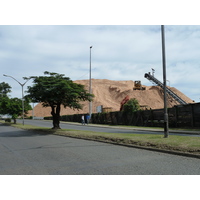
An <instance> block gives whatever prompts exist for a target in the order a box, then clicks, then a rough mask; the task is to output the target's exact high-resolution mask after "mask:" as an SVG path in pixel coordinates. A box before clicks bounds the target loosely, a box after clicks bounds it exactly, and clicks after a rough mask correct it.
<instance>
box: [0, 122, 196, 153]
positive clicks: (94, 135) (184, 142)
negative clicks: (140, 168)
mask: <svg viewBox="0 0 200 200" xmlns="http://www.w3.org/2000/svg"><path fill="white" fill-rule="evenodd" d="M4 124H7V125H12V126H14V127H16V128H20V129H25V130H29V131H36V132H37V133H38V134H55V135H60V136H66V137H73V138H80V139H87V140H94V141H100V142H106V143H112V144H119V145H125V146H133V147H142V148H147V149H159V150H165V151H174V152H179V153H181V152H182V153H189V154H193V155H197V156H200V137H191V136H175V135H170V137H169V138H165V139H163V135H153V134H118V133H99V132H94V131H83V130H82V131H78V130H70V129H57V130H53V129H49V128H44V127H36V126H32V125H24V126H23V125H22V124H11V123H4Z"/></svg>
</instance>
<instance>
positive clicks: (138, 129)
mask: <svg viewBox="0 0 200 200" xmlns="http://www.w3.org/2000/svg"><path fill="white" fill-rule="evenodd" d="M61 123H66V124H74V125H80V126H82V124H81V123H78V122H64V121H61ZM86 126H93V127H101V128H113V129H127V130H136V131H152V132H164V129H162V128H151V127H126V126H119V125H104V124H89V125H86ZM169 133H177V134H190V135H200V131H191V130H173V129H169Z"/></svg>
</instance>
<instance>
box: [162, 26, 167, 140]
mask: <svg viewBox="0 0 200 200" xmlns="http://www.w3.org/2000/svg"><path fill="white" fill-rule="evenodd" d="M161 36H162V61H163V85H164V138H168V135H169V124H168V112H167V90H166V58H165V29H164V25H161Z"/></svg>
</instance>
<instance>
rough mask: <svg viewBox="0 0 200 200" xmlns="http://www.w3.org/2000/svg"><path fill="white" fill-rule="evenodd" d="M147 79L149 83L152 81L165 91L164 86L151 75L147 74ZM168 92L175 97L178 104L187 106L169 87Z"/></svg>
mask: <svg viewBox="0 0 200 200" xmlns="http://www.w3.org/2000/svg"><path fill="white" fill-rule="evenodd" d="M144 77H145V78H147V79H148V80H149V81H152V82H153V83H155V84H156V85H158V86H160V87H161V88H162V89H164V85H163V84H162V83H161V82H160V81H159V80H158V79H157V78H155V77H154V76H152V75H151V73H150V72H149V73H146V74H145V75H144ZM166 92H167V93H168V94H169V95H170V96H171V97H173V98H174V99H175V100H176V101H177V102H179V103H180V104H182V105H185V104H187V103H186V102H185V101H184V100H183V99H181V98H180V97H179V96H178V95H177V94H175V93H174V92H173V91H172V90H170V89H169V88H168V87H166Z"/></svg>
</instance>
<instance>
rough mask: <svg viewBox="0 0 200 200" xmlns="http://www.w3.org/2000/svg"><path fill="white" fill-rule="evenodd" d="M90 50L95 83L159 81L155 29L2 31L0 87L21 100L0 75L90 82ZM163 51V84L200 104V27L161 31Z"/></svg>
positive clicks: (97, 27)
mask: <svg viewBox="0 0 200 200" xmlns="http://www.w3.org/2000/svg"><path fill="white" fill-rule="evenodd" d="M90 46H92V49H91V67H92V78H94V79H110V80H133V81H135V80H141V82H142V84H144V85H148V86H149V85H152V83H151V82H149V80H147V79H145V78H144V74H145V73H147V72H152V68H153V69H155V77H156V78H158V79H159V80H160V81H162V80H163V66H162V46H161V26H160V25H1V26H0V66H1V76H0V82H7V83H8V84H9V85H10V86H11V87H12V93H11V94H10V95H11V96H12V97H18V98H20V97H21V86H20V85H19V84H18V83H17V82H16V81H14V80H13V79H11V78H8V77H4V76H3V74H6V75H9V76H12V77H14V78H15V79H17V80H18V81H19V82H21V83H24V82H25V81H24V80H23V78H22V77H29V76H33V75H34V76H41V75H43V72H44V71H50V72H56V73H61V74H65V76H67V77H70V79H71V80H83V79H89V66H90ZM165 51H166V71H167V84H168V85H170V86H171V87H176V88H177V89H178V90H180V91H181V92H183V93H184V94H185V95H187V96H188V97H189V98H191V99H192V100H195V102H199V99H200V92H199V89H198V85H199V84H200V79H199V77H198V75H199V73H200V26H198V25H165ZM30 85H32V81H29V82H27V83H26V85H25V86H24V90H26V86H30Z"/></svg>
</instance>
